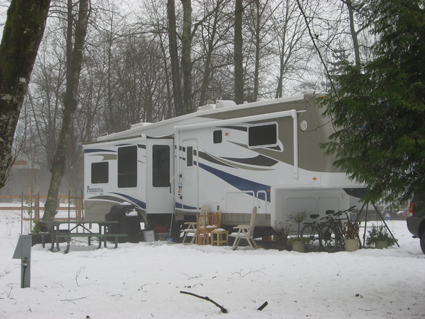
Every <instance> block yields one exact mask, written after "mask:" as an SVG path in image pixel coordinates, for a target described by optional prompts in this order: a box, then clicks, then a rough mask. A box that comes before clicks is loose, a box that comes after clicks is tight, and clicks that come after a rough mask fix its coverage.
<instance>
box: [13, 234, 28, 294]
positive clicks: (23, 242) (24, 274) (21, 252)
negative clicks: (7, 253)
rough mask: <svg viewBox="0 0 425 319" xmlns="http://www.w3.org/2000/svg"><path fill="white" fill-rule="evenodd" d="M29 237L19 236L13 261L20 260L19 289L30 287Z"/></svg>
mask: <svg viewBox="0 0 425 319" xmlns="http://www.w3.org/2000/svg"><path fill="white" fill-rule="evenodd" d="M31 243H32V236H31V235H20V236H19V240H18V244H17V245H16V249H15V253H14V254H13V257H12V258H13V259H21V288H26V287H30V278H31Z"/></svg>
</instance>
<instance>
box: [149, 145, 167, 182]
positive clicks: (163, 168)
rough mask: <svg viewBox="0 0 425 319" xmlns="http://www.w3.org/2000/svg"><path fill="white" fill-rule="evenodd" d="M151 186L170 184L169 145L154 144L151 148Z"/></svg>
mask: <svg viewBox="0 0 425 319" xmlns="http://www.w3.org/2000/svg"><path fill="white" fill-rule="evenodd" d="M152 179H153V181H152V184H153V187H169V186H170V147H169V146H168V145H154V146H153V148H152Z"/></svg>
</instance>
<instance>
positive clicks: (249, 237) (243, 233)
mask: <svg viewBox="0 0 425 319" xmlns="http://www.w3.org/2000/svg"><path fill="white" fill-rule="evenodd" d="M256 218H257V207H253V208H252V213H251V222H250V223H249V225H238V226H236V227H233V229H237V230H238V232H237V233H231V234H230V235H229V236H230V237H234V238H235V241H234V242H233V246H232V249H233V250H235V249H236V248H237V247H238V245H239V242H240V240H241V239H245V240H246V241H247V242H248V244H249V246H251V248H252V249H255V248H257V244H256V243H255V240H254V238H253V235H254V228H255V220H256Z"/></svg>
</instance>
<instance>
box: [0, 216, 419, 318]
mask: <svg viewBox="0 0 425 319" xmlns="http://www.w3.org/2000/svg"><path fill="white" fill-rule="evenodd" d="M388 225H389V227H390V229H391V231H392V232H393V233H394V234H395V236H396V238H398V239H399V243H400V247H397V246H395V247H391V248H389V249H384V250H378V249H361V250H359V251H356V252H352V253H349V252H337V253H332V254H329V253H325V252H318V253H297V252H289V251H277V250H266V249H261V248H260V249H257V250H251V249H250V248H249V247H242V248H240V249H238V250H237V251H232V250H231V248H230V247H211V246H198V245H182V244H175V243H170V242H166V241H156V242H151V243H145V242H140V243H138V244H131V243H124V244H120V245H119V247H118V249H114V248H113V245H112V244H110V245H109V246H108V248H103V247H102V248H101V249H95V248H96V247H97V245H96V244H95V245H92V246H90V247H89V246H87V245H86V243H85V242H81V243H75V242H74V243H73V245H72V247H71V250H70V252H69V253H68V254H64V253H63V252H54V253H53V252H51V251H49V250H48V247H47V246H46V248H44V249H43V248H42V247H41V245H35V246H34V247H33V248H32V252H31V253H32V255H31V259H32V263H31V287H30V288H24V289H22V288H20V284H21V281H20V274H21V270H20V260H18V259H12V256H13V253H14V251H15V247H16V243H17V241H18V237H19V235H20V231H21V222H20V210H17V211H0V255H1V259H0V318H43V319H45V318H79V319H83V318H86V316H90V318H92V319H99V318H104V319H105V318H106V319H107V318H201V317H208V318H228V319H229V318H327V319H329V318H401V317H404V318H423V317H424V314H425V303H424V302H423V300H424V297H425V296H424V295H425V290H424V274H425V255H423V254H422V251H421V249H420V246H419V241H418V239H413V238H412V237H411V235H410V233H409V232H408V230H407V227H406V223H405V221H388ZM61 247H62V248H65V244H61ZM181 291H186V292H190V293H194V294H197V295H200V296H203V297H209V298H210V299H211V300H214V301H215V302H217V303H218V304H219V305H221V306H223V307H224V308H226V309H227V310H228V313H226V314H225V313H222V312H220V309H219V308H218V307H217V306H215V305H214V304H213V303H211V302H208V301H206V300H202V299H199V298H196V297H193V296H190V295H187V294H182V293H180V292H181ZM266 301H267V302H268V305H267V306H266V307H265V308H264V309H263V310H262V311H258V310H257V308H258V307H260V306H261V305H262V304H263V303H264V302H266Z"/></svg>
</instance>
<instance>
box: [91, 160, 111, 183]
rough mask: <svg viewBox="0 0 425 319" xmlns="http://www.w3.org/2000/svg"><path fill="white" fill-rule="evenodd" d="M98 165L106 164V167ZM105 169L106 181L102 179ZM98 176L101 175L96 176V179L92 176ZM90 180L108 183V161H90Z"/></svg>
mask: <svg viewBox="0 0 425 319" xmlns="http://www.w3.org/2000/svg"><path fill="white" fill-rule="evenodd" d="M94 166H96V168H94ZM100 166H106V168H105V167H100ZM105 171H106V181H105V179H104V175H105ZM98 176H101V178H97V179H95V178H94V177H98ZM96 180H97V181H96ZM90 181H91V183H92V184H108V183H109V162H94V163H91V176H90Z"/></svg>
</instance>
